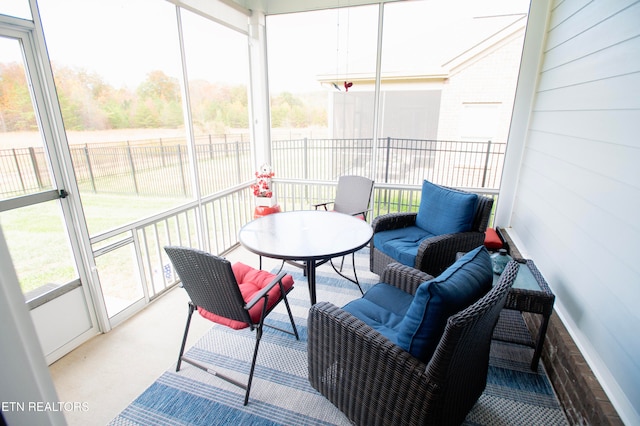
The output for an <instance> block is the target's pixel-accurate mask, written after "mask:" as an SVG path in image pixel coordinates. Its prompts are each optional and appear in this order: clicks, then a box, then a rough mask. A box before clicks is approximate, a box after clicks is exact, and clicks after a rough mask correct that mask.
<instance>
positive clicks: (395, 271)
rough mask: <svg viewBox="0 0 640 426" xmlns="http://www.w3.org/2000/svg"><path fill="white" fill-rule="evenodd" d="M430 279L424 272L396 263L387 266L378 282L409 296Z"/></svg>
mask: <svg viewBox="0 0 640 426" xmlns="http://www.w3.org/2000/svg"><path fill="white" fill-rule="evenodd" d="M431 279H433V277H432V276H431V275H429V274H427V273H426V272H422V271H419V270H417V269H415V268H412V267H411V266H406V265H403V264H401V263H397V262H393V263H390V264H388V265H387V267H386V268H385V269H384V271H382V275H381V276H380V281H382V282H383V283H387V284H389V285H392V286H394V287H397V288H399V289H400V290H403V291H406V292H407V293H409V294H415V293H416V290H417V289H418V287H419V286H420V284H422V283H423V282H425V281H429V280H431Z"/></svg>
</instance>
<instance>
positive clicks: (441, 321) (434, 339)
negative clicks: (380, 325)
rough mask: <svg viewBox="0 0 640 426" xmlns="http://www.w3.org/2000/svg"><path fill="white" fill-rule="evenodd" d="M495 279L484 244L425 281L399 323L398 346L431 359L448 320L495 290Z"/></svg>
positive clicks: (419, 357) (426, 360)
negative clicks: (493, 287)
mask: <svg viewBox="0 0 640 426" xmlns="http://www.w3.org/2000/svg"><path fill="white" fill-rule="evenodd" d="M492 280H493V270H492V268H491V258H490V256H489V252H488V251H487V249H486V248H485V247H484V246H480V247H478V248H476V249H474V250H472V251H470V252H469V253H467V254H465V255H464V256H463V257H461V258H460V259H459V260H458V261H457V262H456V263H454V264H453V265H451V266H450V267H449V268H447V269H446V270H445V271H444V272H443V273H442V274H440V275H439V276H438V277H436V278H434V279H432V280H430V281H427V282H425V283H422V284H421V285H420V287H418V290H417V291H416V294H415V296H414V298H413V301H412V302H411V305H410V306H409V309H408V310H407V314H406V315H405V317H404V319H403V320H402V323H401V324H399V325H398V330H397V344H398V346H400V347H402V348H403V349H404V350H406V351H407V352H409V353H411V355H413V356H415V357H416V358H418V359H420V360H422V361H424V362H428V361H429V359H431V356H432V355H433V352H434V351H435V349H436V346H437V345H438V342H439V341H440V338H441V337H442V333H443V332H444V328H445V326H446V324H447V319H448V318H449V317H450V316H451V315H454V314H456V313H457V312H459V311H461V310H463V309H465V308H467V307H468V306H470V305H471V304H473V303H474V302H476V301H477V300H478V299H480V298H481V297H482V296H484V295H485V294H486V293H487V292H488V291H489V290H490V289H491V284H492Z"/></svg>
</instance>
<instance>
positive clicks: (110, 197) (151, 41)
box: [39, 0, 193, 235]
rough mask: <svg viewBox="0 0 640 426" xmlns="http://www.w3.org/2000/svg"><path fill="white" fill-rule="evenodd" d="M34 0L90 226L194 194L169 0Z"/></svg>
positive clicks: (106, 225)
mask: <svg viewBox="0 0 640 426" xmlns="http://www.w3.org/2000/svg"><path fill="white" fill-rule="evenodd" d="M39 7H40V12H41V15H42V21H43V28H44V33H45V38H46V42H47V47H48V50H49V55H50V57H51V62H52V68H53V72H54V78H55V82H56V88H57V91H58V97H59V101H60V106H61V109H62V115H63V119H64V124H65V129H66V133H67V138H68V140H69V144H70V150H71V155H72V158H73V164H74V169H75V175H76V178H77V180H78V185H79V187H80V191H81V196H82V201H83V206H84V211H85V215H86V219H87V224H88V227H89V231H90V233H91V235H95V234H97V233H100V232H102V231H105V230H107V229H111V228H114V227H117V226H120V225H124V224H126V223H129V222H130V221H132V220H137V219H142V218H144V217H147V216H150V215H153V214H157V213H159V212H161V211H164V210H166V209H168V208H170V207H174V206H176V205H179V204H182V203H184V202H185V199H187V200H188V199H190V198H191V197H193V189H192V188H191V184H190V179H189V166H188V157H187V150H186V138H185V134H186V133H185V129H184V118H183V110H182V99H181V89H180V78H181V65H180V53H179V52H180V51H179V46H178V36H177V24H176V13H175V6H173V5H171V4H170V3H168V2H164V1H157V0H109V1H106V0H105V1H98V0H96V1H91V2H87V1H83V0H66V1H64V2H60V1H58V0H40V1H39ZM69 16H76V17H82V19H72V20H69ZM150 17H153V18H152V19H150ZM108 211H112V212H113V214H106V212H108Z"/></svg>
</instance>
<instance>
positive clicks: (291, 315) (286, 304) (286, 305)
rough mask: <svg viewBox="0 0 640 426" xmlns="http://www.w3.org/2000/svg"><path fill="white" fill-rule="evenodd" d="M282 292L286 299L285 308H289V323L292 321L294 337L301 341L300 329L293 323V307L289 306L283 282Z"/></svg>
mask: <svg viewBox="0 0 640 426" xmlns="http://www.w3.org/2000/svg"><path fill="white" fill-rule="evenodd" d="M280 292H281V293H282V298H283V299H284V306H285V307H286V308H287V313H288V314H289V321H291V328H293V335H294V336H296V340H300V336H298V328H297V327H296V323H295V322H294V321H293V314H292V313H291V307H290V306H289V299H287V294H286V293H285V292H284V286H283V285H282V281H280Z"/></svg>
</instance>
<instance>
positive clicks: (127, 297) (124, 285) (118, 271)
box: [96, 244, 144, 318]
mask: <svg viewBox="0 0 640 426" xmlns="http://www.w3.org/2000/svg"><path fill="white" fill-rule="evenodd" d="M135 260H136V255H135V250H134V247H133V244H127V245H125V246H123V247H120V248H118V249H116V250H113V251H110V252H108V253H106V254H103V255H102V256H99V257H97V258H96V266H97V268H98V276H99V277H100V285H101V286H102V294H103V296H104V300H105V304H106V306H107V314H108V315H109V318H111V317H113V316H114V315H116V314H117V313H119V312H121V311H123V310H124V309H126V308H127V307H129V306H130V305H131V304H132V303H134V302H136V301H138V300H140V299H142V298H143V297H144V293H143V290H142V283H141V282H140V278H139V277H140V272H139V270H138V265H137V264H136V262H135Z"/></svg>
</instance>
